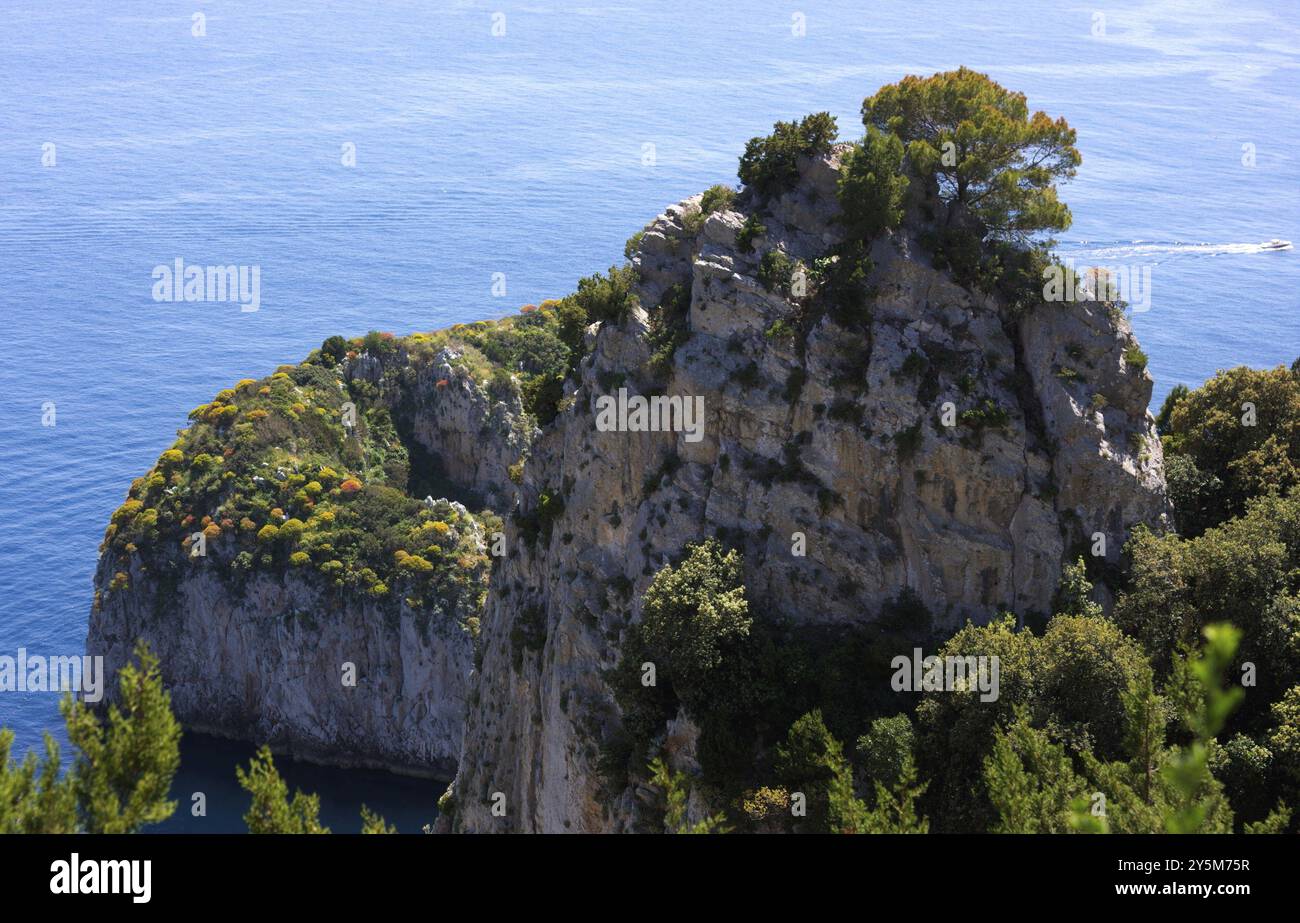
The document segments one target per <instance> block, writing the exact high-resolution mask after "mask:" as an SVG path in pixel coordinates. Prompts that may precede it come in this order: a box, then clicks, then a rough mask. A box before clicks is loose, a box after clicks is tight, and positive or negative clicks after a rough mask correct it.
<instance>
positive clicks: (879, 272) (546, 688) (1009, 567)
mask: <svg viewBox="0 0 1300 923" xmlns="http://www.w3.org/2000/svg"><path fill="white" fill-rule="evenodd" d="M836 169H837V164H836V162H835V160H834V158H828V159H825V160H818V161H815V162H812V163H809V164H806V165H805V169H804V179H803V181H802V183H801V184H800V185H799V187H798V188H797V189H796V190H794V191H793V192H791V193H789V194H787V195H786V196H784V197H782V198H781V199H780V200H778V201H776V202H773V203H769V204H767V205H766V206H765V207H764V209H763V211H762V214H761V221H762V224H763V225H764V227H765V230H764V231H763V233H761V234H760V235H759V236H757V237H756V238H755V239H754V245H753V248H752V250H747V249H746V248H744V247H743V246H741V245H738V243H737V239H736V238H737V232H738V231H739V230H740V229H741V227H742V225H743V223H744V221H745V219H746V218H747V217H748V215H750V214H754V213H756V211H757V206H756V204H755V203H754V202H752V201H747V200H745V199H742V200H740V202H739V204H738V207H737V208H735V209H734V210H722V211H720V212H715V213H713V214H711V215H708V216H707V217H706V218H705V219H704V220H703V221H702V223H701V222H700V221H699V215H698V202H699V199H698V198H696V199H691V200H687V201H685V202H683V203H681V204H679V205H677V206H674V207H672V208H670V209H668V210H667V211H666V212H665V213H664V214H662V215H660V216H659V217H658V218H657V219H655V221H653V222H652V223H651V224H650V225H649V226H648V227H647V228H646V229H645V231H644V233H643V235H642V236H641V238H640V243H639V252H638V254H637V257H636V260H635V262H636V263H637V266H638V269H639V270H640V274H641V279H642V282H641V291H640V295H641V302H642V305H645V306H653V305H655V304H657V303H658V302H659V300H660V299H661V298H664V297H667V295H668V293H670V292H671V291H672V289H673V287H674V286H676V285H684V286H688V287H689V291H690V308H689V317H688V321H689V330H690V336H689V339H688V340H687V342H685V343H684V344H683V345H681V346H679V347H678V348H677V349H676V352H675V354H674V355H673V359H672V362H671V368H670V369H669V370H668V372H667V375H666V376H659V375H657V374H655V373H654V372H653V370H652V369H651V367H650V366H649V365H648V364H647V360H648V358H649V353H650V347H649V345H648V343H647V316H646V313H645V311H644V310H637V311H634V312H632V315H631V316H630V317H628V318H627V319H626V321H624V322H622V323H620V324H614V323H611V322H607V323H605V324H603V325H601V326H600V327H599V328H593V329H592V331H591V332H590V342H591V346H592V348H591V351H590V355H589V356H588V357H587V358H586V359H585V360H584V362H583V364H582V366H581V369H580V375H579V377H577V378H576V379H573V380H571V382H570V385H571V391H572V396H573V398H574V401H573V406H572V407H571V408H570V409H569V410H567V411H566V412H565V413H563V414H562V415H561V416H560V418H559V419H558V420H557V421H556V423H555V424H554V425H553V426H552V427H550V428H549V429H548V430H547V431H546V432H545V433H544V434H543V435H542V436H541V437H540V438H539V440H538V441H537V442H536V443H535V444H534V446H533V449H532V453H531V457H530V460H529V462H528V465H527V467H526V469H525V475H524V480H523V485H522V490H521V500H520V504H521V512H522V514H523V515H524V516H525V517H526V516H527V515H528V513H529V511H530V510H532V509H534V508H535V507H536V505H537V503H538V498H539V497H540V496H541V495H542V494H543V493H545V494H547V495H548V496H549V495H556V494H558V495H559V496H561V497H562V498H563V504H564V505H563V510H564V511H563V514H562V515H561V516H560V517H559V518H558V520H556V521H555V522H554V524H553V526H552V528H551V529H550V530H549V533H548V532H545V531H543V532H542V534H541V535H540V536H539V537H538V539H537V541H536V542H535V544H530V543H529V542H528V541H527V540H526V539H525V538H524V537H522V536H521V535H520V534H519V532H518V531H516V530H511V531H510V533H509V536H508V540H509V542H510V547H511V553H510V556H509V557H508V559H507V560H505V561H504V562H503V563H502V565H501V566H500V567H499V568H498V570H497V572H496V573H495V574H494V577H493V581H492V586H491V589H490V591H489V596H488V601H487V604H486V611H485V614H484V618H483V639H484V645H483V653H482V665H481V669H479V670H478V671H477V672H476V674H475V676H474V679H473V691H472V692H471V696H470V699H471V703H472V704H471V706H470V709H469V712H468V716H467V719H466V733H465V744H464V748H463V751H462V756H461V762H460V768H459V772H458V775H457V779H456V782H455V784H454V788H453V792H452V797H453V799H454V804H455V824H454V826H455V827H456V829H460V830H467V831H476V832H487V831H546V832H560V831H621V830H628V829H633V828H634V826H635V825H636V818H637V811H638V807H637V805H638V798H637V793H636V791H635V790H633V789H630V788H629V789H623V790H610V788H609V782H608V781H607V779H606V778H605V777H604V776H603V775H602V773H601V771H600V748H601V746H602V744H603V743H604V742H605V741H607V740H609V739H610V738H611V737H612V736H613V735H614V733H615V731H616V729H617V727H618V724H619V712H618V707H617V705H616V703H615V702H614V699H613V697H612V695H611V692H610V690H609V688H608V687H607V685H606V684H605V681H604V680H603V679H602V671H603V670H605V669H607V668H609V667H611V666H613V665H614V664H615V663H616V662H617V660H618V656H619V650H620V638H621V636H622V633H623V632H624V631H625V629H626V628H627V626H628V625H629V624H632V623H634V622H635V621H636V620H637V619H639V617H640V611H639V600H640V596H641V593H642V591H644V589H645V587H646V586H647V585H648V583H649V581H650V579H651V576H652V575H653V574H654V572H655V571H656V570H657V569H658V568H659V567H661V566H662V565H663V564H664V563H665V561H666V560H669V559H675V558H676V557H677V556H678V555H679V554H681V553H682V551H683V549H684V547H685V545H686V544H687V543H689V542H692V541H697V540H700V539H702V538H705V537H708V536H713V535H724V536H727V537H728V538H729V539H730V540H731V541H733V542H734V543H735V544H737V545H738V547H740V548H741V549H742V550H743V551H744V553H745V583H746V589H747V593H748V596H749V599H750V606H751V612H752V613H754V614H755V616H756V617H760V618H777V617H780V618H783V619H785V620H789V621H791V622H793V623H794V624H796V625H806V626H814V625H844V624H850V623H854V622H862V621H869V620H871V619H873V618H875V617H876V616H877V615H878V614H879V612H880V611H881V607H882V606H883V605H885V604H886V603H887V602H888V601H889V600H891V599H894V598H896V597H898V596H899V594H900V593H901V592H902V591H904V590H910V591H911V592H912V593H914V594H915V595H916V596H917V597H919V599H920V600H921V601H922V602H923V603H924V604H925V606H926V607H927V608H928V609H929V610H930V612H931V613H932V615H933V617H934V619H935V622H936V624H937V625H938V626H941V627H946V628H953V627H956V626H957V625H959V624H960V623H962V622H964V621H965V620H966V619H975V620H977V621H983V620H986V619H988V618H989V617H990V616H992V615H993V614H995V613H997V612H999V611H1003V610H1006V611H1012V612H1016V613H1020V614H1022V615H1024V614H1027V613H1034V612H1038V613H1047V612H1049V611H1050V607H1051V604H1052V598H1053V595H1054V592H1055V589H1056V586H1057V582H1058V579H1059V576H1060V573H1061V568H1062V564H1063V562H1064V561H1065V560H1066V558H1067V556H1071V555H1073V554H1076V553H1078V549H1079V548H1080V546H1081V543H1085V542H1087V541H1089V540H1090V539H1091V537H1092V536H1093V533H1094V532H1101V533H1103V534H1105V535H1106V536H1107V539H1108V541H1107V554H1108V556H1112V555H1116V554H1118V552H1119V549H1120V547H1121V546H1122V544H1123V541H1124V539H1125V537H1126V535H1127V532H1128V530H1129V529H1130V528H1131V527H1132V526H1133V525H1134V524H1136V523H1139V522H1152V523H1158V522H1159V521H1160V520H1161V519H1162V518H1163V516H1164V509H1165V499H1164V495H1163V476H1162V472H1161V456H1160V451H1159V442H1158V440H1157V439H1156V438H1155V435H1154V431H1153V428H1152V427H1153V422H1152V419H1151V417H1150V415H1149V414H1148V412H1147V409H1146V405H1147V401H1148V399H1149V397H1150V392H1151V381H1150V378H1149V376H1147V375H1146V373H1145V371H1143V370H1140V369H1137V368H1135V367H1133V365H1132V363H1131V362H1126V359H1125V355H1126V351H1127V350H1128V348H1129V347H1130V346H1132V335H1131V332H1130V330H1129V328H1128V326H1127V324H1126V323H1124V321H1123V320H1122V318H1120V317H1118V316H1117V315H1116V314H1115V312H1114V311H1112V310H1109V309H1108V307H1107V306H1105V305H1101V304H1043V305H1041V306H1039V308H1037V309H1036V310H1034V311H1032V312H1030V313H1029V314H1028V315H1027V316H1025V317H1024V318H1023V319H1016V318H1015V317H1014V316H1012V315H1011V313H1010V312H1009V311H1008V310H1007V308H1006V306H1005V305H1003V304H1001V303H1000V302H999V301H998V300H997V299H995V298H994V297H991V296H989V295H985V294H982V293H979V292H972V291H969V290H967V289H966V288H963V287H962V286H960V285H957V284H956V283H955V282H954V281H953V279H952V277H951V275H950V274H949V273H947V272H945V271H940V270H938V269H936V268H934V267H933V266H932V265H931V264H930V262H929V259H928V257H927V256H926V252H925V250H924V248H922V247H921V246H920V245H919V243H918V239H917V237H916V236H915V235H914V234H913V233H911V232H909V231H906V230H905V231H902V232H899V233H896V234H893V235H891V236H888V237H887V238H885V239H882V240H879V241H877V243H876V244H875V246H874V248H873V251H872V254H871V256H872V259H873V262H874V269H873V270H872V272H871V275H870V277H869V280H868V282H869V285H870V288H871V291H872V293H873V298H872V300H871V307H870V316H869V318H868V319H867V320H866V321H864V322H862V323H853V322H850V321H844V320H843V319H840V320H837V319H836V317H835V315H834V312H833V311H826V310H824V308H825V306H824V305H821V306H819V305H818V303H817V300H816V297H815V292H814V293H813V294H810V295H808V296H807V297H804V298H796V297H792V296H791V295H790V294H788V291H787V289H786V288H785V287H783V286H782V285H780V284H775V285H774V284H772V282H771V280H770V279H769V280H768V283H767V284H765V283H764V281H761V277H762V276H763V272H762V271H761V267H762V263H761V260H762V257H763V255H764V254H765V253H768V252H770V251H772V250H780V251H782V252H783V253H784V254H786V256H788V257H789V258H790V260H792V261H798V263H799V264H801V265H802V266H803V267H806V271H807V273H808V279H809V281H808V284H809V286H810V288H811V289H814V290H815V288H816V285H817V284H818V280H817V273H818V271H819V269H818V268H819V267H821V268H822V271H824V263H819V262H818V261H819V260H824V259H825V257H826V255H827V252H828V250H829V248H830V247H831V246H832V245H834V244H835V243H837V242H838V241H839V234H840V232H839V230H838V226H837V225H836V223H835V221H834V217H835V210H836V207H837V206H836V204H835V195H834V189H835V177H836ZM692 228H694V229H692ZM810 312H812V313H811V315H810ZM800 329H802V330H804V331H806V334H804V335H803V337H802V339H801V335H800V332H799V331H800ZM1065 368H1068V369H1069V370H1070V371H1068V372H1066V371H1063V369H1065ZM615 382H617V383H618V385H619V386H621V387H626V388H627V389H629V390H630V391H632V392H634V393H635V392H640V393H642V394H652V393H664V392H666V393H667V394H668V395H687V396H695V395H698V396H702V397H703V399H704V405H705V425H704V430H703V438H702V439H700V440H699V441H698V442H691V441H688V440H687V439H685V438H684V437H683V434H681V433H673V432H601V431H599V430H598V428H597V427H596V425H595V411H596V403H595V402H596V400H597V399H598V398H599V397H600V396H602V395H603V394H606V393H607V392H608V391H609V390H610V388H611V387H612V385H613V383H615ZM1094 394H1100V395H1102V397H1103V398H1104V404H1103V401H1102V400H1101V399H1094V398H1093V395H1094ZM801 544H802V545H803V546H805V547H806V553H804V554H799V553H798V552H797V550H796V549H798V548H799V547H800V545H801ZM493 806H496V808H497V810H496V811H495V812H494V811H493V810H492V808H493Z"/></svg>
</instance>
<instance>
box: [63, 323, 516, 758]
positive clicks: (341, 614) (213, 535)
mask: <svg viewBox="0 0 1300 923" xmlns="http://www.w3.org/2000/svg"><path fill="white" fill-rule="evenodd" d="M358 345H359V344H358ZM385 345H386V346H387V344H386V343H385ZM191 416H192V418H194V419H195V424H194V427H192V428H191V430H189V431H187V432H186V433H185V434H183V435H182V438H181V439H180V440H179V441H178V442H177V444H176V446H175V447H174V448H173V449H172V450H169V452H168V453H165V454H164V456H163V457H162V458H161V459H160V460H159V463H158V465H157V466H156V467H155V468H154V469H153V470H152V471H151V472H150V473H149V474H148V475H146V476H145V477H144V478H141V479H140V480H139V481H137V482H136V484H135V485H133V487H132V491H131V496H130V498H129V499H128V500H127V502H126V503H125V504H124V505H123V507H122V508H121V509H120V510H119V511H118V513H116V514H115V515H114V519H113V523H112V524H111V525H110V527H109V531H108V534H107V535H106V536H105V542H104V545H103V546H102V550H101V558H100V562H99V567H98V571H97V573H96V577H95V600H96V601H95V605H94V607H93V610H92V612H91V617H90V629H89V636H88V638H87V649H88V651H89V653H91V654H98V655H102V656H103V657H104V658H105V665H106V667H107V668H108V669H109V670H110V671H116V670H117V669H118V668H119V667H121V666H122V665H123V664H124V663H125V662H126V661H127V660H128V659H129V657H130V654H131V651H132V648H133V646H134V644H135V642H136V640H137V639H143V640H145V641H146V642H148V643H149V645H150V646H151V647H152V648H153V650H154V651H155V652H156V653H157V654H158V656H159V658H160V661H161V665H162V669H163V674H164V680H165V682H166V684H167V686H168V688H169V689H170V691H171V695H172V704H173V708H174V709H175V712H176V714H177V717H178V718H179V719H180V720H181V721H182V723H183V724H184V725H185V726H186V727H189V728H192V729H198V730H205V731H208V732H212V733H217V734H221V735H226V736H233V737H238V738H242V739H246V740H250V741H253V742H257V743H262V742H269V743H270V744H271V745H272V746H274V747H276V748H277V749H280V750H284V751H288V752H292V753H294V754H297V755H299V756H302V757H305V758H309V759H313V760H317V761H321V762H329V763H337V764H343V765H365V766H376V767H385V768H389V769H393V770H397V771H401V772H408V773H412V774H426V775H435V776H438V777H441V778H446V777H447V776H448V775H450V773H451V772H452V771H454V768H455V765H456V761H457V759H458V757H459V752H460V743H461V736H462V728H463V722H464V713H465V696H466V690H467V682H468V678H469V675H470V671H471V669H472V667H473V658H474V644H475V636H476V635H477V630H478V616H479V613H480V607H481V604H482V600H483V593H484V591H485V589H486V585H487V579H488V571H489V558H488V555H487V546H488V543H489V542H490V539H491V536H490V534H489V533H488V532H487V530H486V528H485V525H484V521H483V520H482V518H481V517H480V516H477V515H475V514H474V513H472V512H471V511H470V510H469V509H467V508H466V507H465V506H463V505H461V504H460V503H458V502H454V501H447V500H440V501H436V502H430V501H426V500H425V499H424V498H425V496H426V493H425V492H426V491H428V490H439V489H441V490H440V492H438V493H437V496H439V497H441V496H443V495H444V492H446V491H450V492H452V493H453V494H454V495H455V496H462V497H467V498H468V497H473V498H475V499H486V500H487V501H488V502H492V503H500V504H503V505H507V504H508V503H509V502H510V499H509V498H510V497H511V496H512V492H513V490H514V485H513V484H512V483H511V482H510V481H509V479H508V477H507V474H506V469H507V467H508V466H509V465H511V464H514V463H515V462H517V461H518V460H519V458H520V455H521V453H522V452H523V451H525V450H526V446H527V443H528V441H529V439H530V438H531V435H532V432H533V423H532V421H531V418H530V417H529V416H528V415H527V414H525V413H524V411H523V408H522V406H521V405H520V403H519V398H518V395H517V394H516V395H513V396H511V397H508V398H507V399H505V400H502V399H498V398H497V397H494V396H493V395H490V394H489V393H488V389H487V388H486V387H485V386H484V384H483V383H482V382H481V381H479V380H477V379H476V377H475V373H474V370H473V369H471V368H470V366H469V364H468V363H467V361H466V355H465V351H464V349H463V348H457V347H455V346H452V345H445V346H442V347H436V346H435V345H434V344H430V343H423V344H421V343H420V342H419V341H418V340H412V341H408V342H405V343H402V344H401V345H397V346H387V348H385V349H384V350H383V351H382V352H379V351H376V352H375V353H371V352H367V351H364V350H363V351H361V352H359V353H356V352H355V351H354V354H353V355H351V356H349V357H347V358H343V359H341V360H340V362H339V363H337V364H329V363H326V364H320V360H319V358H315V359H314V360H313V361H309V362H308V363H304V364H303V365H302V366H297V367H286V369H282V370H281V371H280V372H279V373H277V374H276V375H275V376H272V377H271V378H268V379H263V380H261V381H256V382H255V381H251V380H250V381H245V382H241V383H240V384H239V385H237V386H236V387H235V388H233V389H230V391H229V392H223V395H221V396H219V397H218V400H217V401H214V402H213V403H212V404H210V405H204V407H202V408H199V409H198V410H196V411H195V413H194V414H192V415H191ZM409 494H413V495H414V496H409ZM477 508H478V507H476V509H477ZM493 528H495V526H494V527H493ZM200 542H201V547H199V546H198V545H196V543H200ZM395 546H400V549H401V550H399V551H396V552H395V551H394V547H395Z"/></svg>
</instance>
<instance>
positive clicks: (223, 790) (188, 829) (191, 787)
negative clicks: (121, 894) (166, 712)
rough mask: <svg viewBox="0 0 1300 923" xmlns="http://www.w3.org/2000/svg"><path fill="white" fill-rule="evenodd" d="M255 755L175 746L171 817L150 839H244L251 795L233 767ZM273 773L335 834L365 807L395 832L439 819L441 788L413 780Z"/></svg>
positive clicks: (209, 745) (242, 747)
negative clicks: (198, 810) (203, 805)
mask: <svg viewBox="0 0 1300 923" xmlns="http://www.w3.org/2000/svg"><path fill="white" fill-rule="evenodd" d="M255 750H256V748H255V747H253V746H252V745H251V744H247V743H243V742H241V741H236V740H224V739H222V738H219V737H209V736H207V735H206V734H186V735H185V739H184V740H183V741H182V742H181V768H180V772H178V773H177V774H176V780H175V782H173V783H172V793H171V797H172V799H173V800H175V801H176V802H177V805H176V813H175V814H173V815H172V816H171V818H170V819H169V820H168V821H167V822H166V823H163V824H159V825H158V826H156V827H150V828H148V832H150V833H245V832H247V829H246V828H245V826H244V812H245V811H247V810H248V804H249V801H250V798H251V796H250V795H249V794H248V792H246V791H244V790H243V789H242V788H240V787H239V783H238V782H237V781H236V779H235V767H236V766H243V767H245V768H247V767H248V761H249V759H251V758H252V756H253V753H254V751H255ZM275 766H276V769H278V770H279V772H280V775H281V777H283V778H284V780H285V782H286V783H287V784H288V786H289V791H290V792H292V791H293V790H294V789H302V790H303V791H304V792H307V793H309V794H312V793H314V794H317V795H319V796H320V819H321V822H322V823H324V824H325V826H327V827H329V828H330V830H331V831H332V832H334V833H359V832H361V814H360V806H361V805H363V804H364V805H365V806H366V807H368V808H370V809H371V810H372V811H374V812H376V813H377V814H380V815H382V816H383V818H384V819H385V820H386V821H388V823H390V824H392V825H393V826H395V827H396V828H397V832H398V833H420V832H421V830H422V828H423V827H424V825H425V824H431V823H433V820H434V818H436V817H437V816H438V808H437V801H438V798H439V797H440V796H441V795H442V793H443V792H444V791H446V789H447V783H446V782H439V781H438V780H436V779H415V778H410V777H408V776H397V775H393V774H392V773H388V772H382V771H379V770H372V769H337V768H334V767H331V766H317V765H314V764H312V763H303V762H300V761H298V760H291V759H289V758H288V757H284V756H277V757H276V759H275ZM196 792H202V793H203V794H204V795H205V796H206V799H207V813H206V816H203V817H195V816H194V814H193V805H194V803H195V801H194V794H195V793H196Z"/></svg>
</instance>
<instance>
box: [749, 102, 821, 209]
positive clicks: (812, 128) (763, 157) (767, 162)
mask: <svg viewBox="0 0 1300 923" xmlns="http://www.w3.org/2000/svg"><path fill="white" fill-rule="evenodd" d="M836 133H837V128H836V125H835V118H834V117H833V116H831V115H830V113H827V112H817V113H814V114H813V115H809V116H806V117H804V118H803V119H800V120H799V121H798V122H777V123H776V124H775V125H774V126H773V127H772V134H770V135H768V136H766V137H761V138H752V139H750V141H749V143H748V144H746V145H745V153H744V154H743V155H742V156H741V158H740V170H739V171H738V172H739V176H740V181H741V182H742V183H744V184H745V185H746V186H748V187H750V188H752V189H754V190H755V191H757V192H758V194H759V195H761V196H763V197H765V198H771V197H774V196H779V195H781V194H782V193H785V192H789V191H790V190H791V189H793V188H794V187H795V184H796V183H798V182H799V159H800V158H801V157H804V158H806V157H815V156H818V155H823V154H826V153H829V151H830V149H831V145H832V144H834V143H835V135H836Z"/></svg>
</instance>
